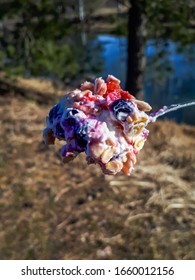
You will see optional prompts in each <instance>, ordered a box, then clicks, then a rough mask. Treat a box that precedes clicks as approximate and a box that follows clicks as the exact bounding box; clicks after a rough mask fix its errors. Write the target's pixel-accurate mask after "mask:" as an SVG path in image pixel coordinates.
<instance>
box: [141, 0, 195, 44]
mask: <svg viewBox="0 0 195 280" xmlns="http://www.w3.org/2000/svg"><path fill="white" fill-rule="evenodd" d="M138 1H139V0H138ZM191 3H192V1H190V0H186V1H183V0H152V1H146V2H145V5H143V12H145V14H146V16H147V32H148V36H149V37H152V38H164V39H167V38H168V37H169V38H171V39H173V40H174V41H180V42H181V43H183V44H187V43H190V42H193V41H194V39H195V36H194V35H195V34H194V32H192V31H191V30H190V28H189V25H190V19H192V17H193V15H192V7H191Z"/></svg>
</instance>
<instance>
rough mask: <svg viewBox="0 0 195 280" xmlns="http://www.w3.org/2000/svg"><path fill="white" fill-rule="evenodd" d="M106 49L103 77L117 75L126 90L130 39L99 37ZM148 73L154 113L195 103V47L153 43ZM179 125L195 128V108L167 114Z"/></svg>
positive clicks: (146, 82) (147, 88)
mask: <svg viewBox="0 0 195 280" xmlns="http://www.w3.org/2000/svg"><path fill="white" fill-rule="evenodd" d="M96 41H97V42H99V43H100V44H101V46H102V56H103V58H104V61H105V63H104V69H103V71H102V72H101V73H99V74H100V75H101V76H102V77H106V76H107V75H108V74H112V75H115V76H116V77H118V78H119V79H120V80H121V84H122V86H123V87H124V85H125V81H126V72H127V71H126V70H127V66H126V59H127V40H126V38H125V37H116V36H111V35H99V36H97V38H96ZM145 55H146V70H145V78H144V99H145V100H146V101H147V102H149V103H150V104H151V105H152V107H153V110H154V111H155V110H157V109H158V108H161V107H162V106H164V105H171V104H176V103H183V102H188V101H192V100H195V45H191V46H186V47H184V48H182V49H179V45H177V44H176V43H174V42H172V41H168V42H166V44H164V42H163V41H159V42H157V41H154V40H149V41H148V42H147V45H146V48H145ZM163 118H169V119H172V120H175V121H177V122H178V123H182V122H183V123H188V124H193V125H195V106H192V107H188V108H185V109H181V110H178V111H176V112H173V113H169V114H167V115H166V116H165V117H163Z"/></svg>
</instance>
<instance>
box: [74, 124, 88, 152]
mask: <svg viewBox="0 0 195 280" xmlns="http://www.w3.org/2000/svg"><path fill="white" fill-rule="evenodd" d="M87 134H88V126H87V124H79V125H77V126H76V127H75V138H76V140H77V142H78V144H79V146H81V147H86V145H87V142H88V137H87Z"/></svg>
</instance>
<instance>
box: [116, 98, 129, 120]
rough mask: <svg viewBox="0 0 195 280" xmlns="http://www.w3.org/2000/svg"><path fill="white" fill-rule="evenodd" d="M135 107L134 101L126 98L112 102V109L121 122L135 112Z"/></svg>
mask: <svg viewBox="0 0 195 280" xmlns="http://www.w3.org/2000/svg"><path fill="white" fill-rule="evenodd" d="M133 107H134V104H133V102H131V101H128V100H125V99H117V100H115V101H114V102H113V103H112V104H111V110H112V112H113V114H114V116H115V118H116V119H117V120H119V121H121V122H124V121H125V120H126V118H127V117H128V116H129V115H130V114H131V113H132V112H133Z"/></svg>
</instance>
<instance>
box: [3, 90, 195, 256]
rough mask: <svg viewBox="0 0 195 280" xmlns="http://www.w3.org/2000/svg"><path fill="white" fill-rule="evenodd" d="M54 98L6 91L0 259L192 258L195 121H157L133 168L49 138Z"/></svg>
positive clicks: (194, 241)
mask: <svg viewBox="0 0 195 280" xmlns="http://www.w3.org/2000/svg"><path fill="white" fill-rule="evenodd" d="M48 109H49V106H46V105H45V106H44V105H37V104H36V103H35V102H33V101H31V100H27V99H25V98H23V97H17V96H15V97H11V96H10V95H9V94H7V95H4V97H0V120H1V130H0V136H1V137H0V213H1V215H0V259H194V258H195V183H194V182H195V148H194V147H195V128H194V127H190V126H187V125H181V126H179V125H176V124H174V123H171V122H157V123H154V124H151V126H150V128H149V129H150V137H149V140H148V141H147V143H146V145H145V148H144V149H143V151H142V152H141V153H140V155H139V160H138V163H137V165H136V169H135V172H134V173H133V175H132V176H131V177H125V176H123V175H118V176H104V175H103V174H102V173H101V172H100V170H99V168H98V167H97V166H93V167H90V166H87V165H86V163H85V159H84V156H80V157H79V158H77V159H76V160H75V161H74V162H72V163H70V164H69V165H63V164H62V163H61V161H60V159H59V156H58V149H59V146H60V145H61V143H60V142H59V143H58V144H57V145H56V146H52V147H45V145H44V144H43V142H42V137H41V131H42V129H43V127H44V121H45V115H46V113H47V111H48Z"/></svg>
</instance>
